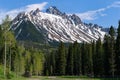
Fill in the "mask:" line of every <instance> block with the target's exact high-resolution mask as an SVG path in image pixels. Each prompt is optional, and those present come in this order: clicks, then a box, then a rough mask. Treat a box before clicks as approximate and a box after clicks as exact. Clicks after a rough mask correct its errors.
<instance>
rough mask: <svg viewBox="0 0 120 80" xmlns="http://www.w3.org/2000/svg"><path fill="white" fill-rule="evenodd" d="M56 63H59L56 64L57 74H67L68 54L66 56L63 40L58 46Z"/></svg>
mask: <svg viewBox="0 0 120 80" xmlns="http://www.w3.org/2000/svg"><path fill="white" fill-rule="evenodd" d="M56 64H57V65H56V72H57V75H65V68H66V56H65V46H64V44H63V42H60V45H59V48H58V52H57V60H56Z"/></svg>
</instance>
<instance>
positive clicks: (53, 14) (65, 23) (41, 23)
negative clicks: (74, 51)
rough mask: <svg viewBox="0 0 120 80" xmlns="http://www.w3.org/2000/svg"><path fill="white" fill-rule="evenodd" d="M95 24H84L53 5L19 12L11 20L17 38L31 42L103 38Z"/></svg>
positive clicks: (88, 40) (101, 32) (74, 16)
mask: <svg viewBox="0 0 120 80" xmlns="http://www.w3.org/2000/svg"><path fill="white" fill-rule="evenodd" d="M101 29H102V28H101V27H99V26H98V25H97V24H92V23H90V24H86V23H83V22H82V21H81V19H80V18H79V17H78V16H77V15H75V14H72V15H67V14H66V13H63V12H61V11H60V10H58V9H57V8H56V7H55V6H52V7H49V8H48V9H46V12H41V11H40V10H39V8H37V9H36V10H32V11H30V12H21V13H19V14H18V15H17V16H16V17H15V19H14V20H13V21H12V25H11V30H13V32H14V33H15V36H16V39H17V40H25V41H33V42H59V41H63V42H65V43H67V42H74V41H78V42H79V43H81V42H83V41H84V42H91V41H93V40H95V41H96V40H97V39H98V38H101V39H103V37H104V35H105V32H104V31H102V30H101Z"/></svg>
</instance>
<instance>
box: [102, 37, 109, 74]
mask: <svg viewBox="0 0 120 80" xmlns="http://www.w3.org/2000/svg"><path fill="white" fill-rule="evenodd" d="M109 38H110V37H109V35H105V36H104V44H103V48H104V70H105V71H104V75H105V76H109V75H110V73H109V71H110V64H109V58H110V50H109V49H110V46H109V45H110V39H109Z"/></svg>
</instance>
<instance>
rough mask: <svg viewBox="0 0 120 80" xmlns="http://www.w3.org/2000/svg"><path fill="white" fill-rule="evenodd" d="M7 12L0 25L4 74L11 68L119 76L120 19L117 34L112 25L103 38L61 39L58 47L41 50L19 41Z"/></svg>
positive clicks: (26, 72) (27, 71) (23, 71)
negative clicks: (84, 40)
mask: <svg viewBox="0 0 120 80" xmlns="http://www.w3.org/2000/svg"><path fill="white" fill-rule="evenodd" d="M10 24H11V22H10V19H9V17H8V16H7V17H6V19H5V20H4V21H3V23H2V24H1V25H0V65H2V66H4V76H5V77H9V75H10V74H11V72H14V73H15V74H16V75H17V76H19V75H20V76H21V75H23V76H27V77H30V76H32V75H47V76H61V75H74V76H82V75H85V76H89V77H119V76H120V68H119V67H120V21H119V25H118V29H117V36H116V32H115V30H114V28H113V26H111V27H110V30H109V33H108V34H107V35H105V37H104V40H103V41H101V39H100V38H99V39H98V40H97V41H92V42H91V43H86V42H83V43H78V42H77V41H75V42H74V43H69V45H65V44H64V43H63V42H60V43H59V46H58V48H57V49H55V50H54V49H53V50H46V51H45V52H41V50H40V49H36V48H33V47H31V48H25V47H24V44H23V45H18V43H17V41H16V39H15V37H14V34H13V32H12V31H10V30H9V28H10Z"/></svg>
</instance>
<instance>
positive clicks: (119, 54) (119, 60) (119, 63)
mask: <svg viewBox="0 0 120 80" xmlns="http://www.w3.org/2000/svg"><path fill="white" fill-rule="evenodd" d="M116 69H117V70H116V75H117V76H120V21H119V25H118V29H117V39H116Z"/></svg>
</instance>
